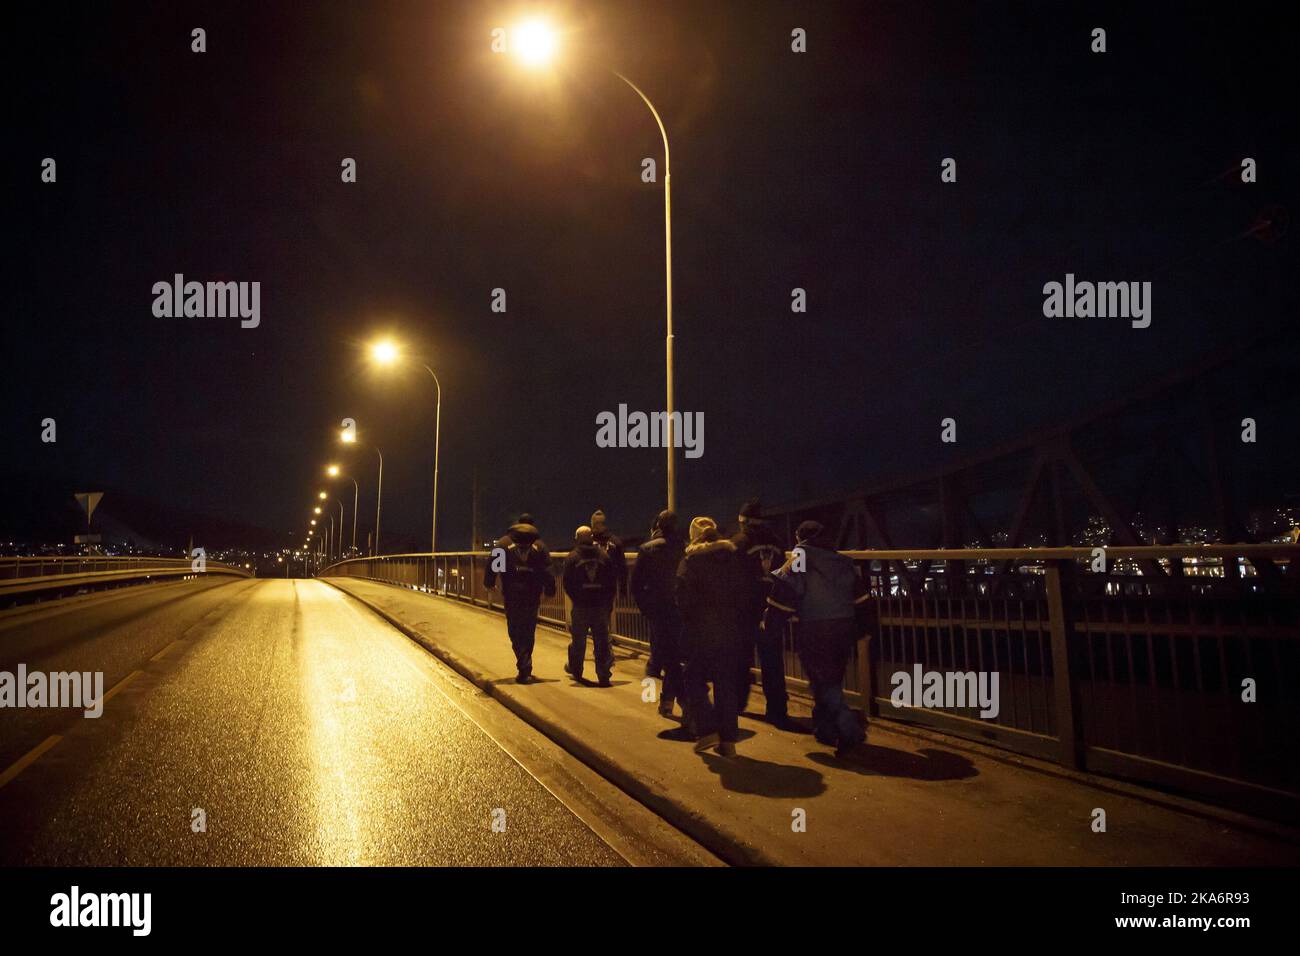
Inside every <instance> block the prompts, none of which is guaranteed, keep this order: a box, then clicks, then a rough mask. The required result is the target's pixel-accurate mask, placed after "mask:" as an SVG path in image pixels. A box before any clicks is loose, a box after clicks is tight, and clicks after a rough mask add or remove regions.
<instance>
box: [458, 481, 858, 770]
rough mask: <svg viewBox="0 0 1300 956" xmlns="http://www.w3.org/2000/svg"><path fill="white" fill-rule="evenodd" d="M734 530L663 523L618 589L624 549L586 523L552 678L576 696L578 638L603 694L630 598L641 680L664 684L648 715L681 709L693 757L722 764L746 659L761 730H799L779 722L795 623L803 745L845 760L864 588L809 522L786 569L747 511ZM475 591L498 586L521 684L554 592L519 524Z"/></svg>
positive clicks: (601, 521)
mask: <svg viewBox="0 0 1300 956" xmlns="http://www.w3.org/2000/svg"><path fill="white" fill-rule="evenodd" d="M738 523H739V530H738V531H737V532H736V534H734V535H732V536H730V537H726V536H724V535H723V534H722V533H721V531H720V530H719V528H718V525H717V522H715V521H714V520H713V519H712V518H709V517H704V516H701V517H697V518H694V519H693V520H692V521H691V523H690V525H689V528H688V531H687V534H686V535H683V534H682V532H681V530H680V529H679V527H678V519H677V515H676V514H675V513H674V512H672V511H662V512H660V513H659V515H658V517H657V518H656V519H655V522H654V526H653V528H652V529H651V532H650V537H649V539H648V540H647V541H646V542H645V543H644V544H642V545H641V546H640V548H639V550H638V552H637V556H636V562H635V563H634V565H633V566H632V572H631V575H630V576H629V574H628V567H627V558H626V556H625V554H624V552H623V545H622V542H621V541H620V540H619V539H618V538H617V537H616V536H615V535H613V534H612V533H611V532H610V530H609V528H608V526H607V523H606V516H605V514H604V512H602V511H597V512H595V513H594V514H593V515H592V516H591V524H590V525H583V526H581V527H579V528H578V529H577V531H576V532H575V533H574V547H573V549H572V550H571V551H570V552H569V554H568V556H567V557H566V558H565V561H564V565H563V570H562V571H561V574H560V579H561V584H562V586H563V587H564V591H565V594H566V595H568V597H569V600H570V603H571V605H572V608H571V611H570V615H569V618H570V620H569V634H570V642H569V653H568V661H567V663H566V664H565V667H564V670H565V672H566V673H567V674H569V675H570V676H571V677H572V678H573V679H574V680H575V681H578V682H581V683H587V681H586V679H585V678H584V676H583V672H584V665H585V659H586V651H587V641H588V638H590V640H591V643H592V647H593V658H594V660H595V669H596V682H597V684H598V685H599V686H601V687H608V686H610V683H611V678H612V675H613V669H614V656H613V653H612V651H611V649H610V621H611V618H612V615H613V610H614V602H615V599H616V598H617V596H618V595H620V594H625V593H626V594H630V595H631V597H632V598H633V600H634V601H635V602H636V605H637V607H638V608H639V609H640V611H641V613H642V615H643V616H644V617H645V619H646V621H647V622H648V624H649V628H650V656H649V658H648V659H647V662H646V669H645V673H646V676H648V677H653V678H656V679H659V680H660V681H661V682H662V683H661V685H660V693H659V701H658V707H659V713H660V714H662V715H663V716H664V717H673V716H674V708H675V707H680V708H681V720H682V727H681V729H680V731H679V735H680V736H683V737H685V738H686V739H690V740H693V741H695V749H696V750H697V751H700V752H703V751H705V750H711V749H712V750H715V751H716V752H717V753H718V754H720V755H722V756H724V757H731V756H734V755H735V752H736V749H735V748H736V743H737V740H738V737H739V725H738V717H739V715H740V714H741V713H743V712H744V711H745V708H746V706H747V705H748V702H749V696H750V671H751V668H752V667H753V663H754V655H755V651H757V653H758V661H759V668H760V673H761V682H762V687H763V697H764V701H765V704H766V707H765V715H764V716H765V719H766V720H767V721H768V722H769V723H771V724H772V725H774V726H776V727H778V728H781V729H784V730H794V729H797V726H796V725H795V724H794V723H793V722H792V721H791V719H790V717H789V713H788V696H787V693H786V686H785V657H784V647H783V642H782V635H783V633H784V631H785V629H786V625H787V623H790V622H793V625H794V633H795V640H796V644H797V647H798V649H799V655H800V660H801V662H802V663H803V666H804V671H805V673H806V676H807V677H808V681H809V684H810V686H811V690H812V695H813V733H814V734H815V736H816V738H817V740H818V741H820V742H821V743H823V744H826V745H827V746H832V747H835V748H836V749H837V752H841V753H843V752H845V751H848V750H851V749H852V748H854V747H856V746H858V745H859V744H861V743H862V742H863V740H864V739H865V734H866V730H865V727H864V726H863V723H862V721H861V720H860V719H859V717H858V715H857V714H856V713H855V712H854V711H852V710H850V709H849V707H848V705H847V704H846V703H845V700H844V695H843V689H842V688H843V682H844V672H845V668H846V667H847V665H848V662H849V659H850V656H851V654H852V649H853V644H854V642H855V641H856V640H857V638H858V636H859V635H860V634H862V633H863V630H864V627H865V621H864V616H863V615H864V613H865V609H866V602H867V597H868V595H867V590H866V586H865V583H864V582H863V581H862V578H861V576H860V575H859V573H858V570H857V567H856V566H855V565H854V563H853V561H852V560H851V559H849V558H847V557H845V556H843V555H841V554H839V553H838V552H837V551H835V550H833V549H832V548H831V547H829V546H828V543H827V542H826V541H825V540H824V538H825V531H824V529H823V527H822V526H821V525H820V524H818V523H817V522H815V521H805V522H804V523H803V524H801V525H800V526H799V528H798V530H797V531H796V535H795V538H796V544H795V548H794V550H793V551H792V552H791V553H790V554H789V555H788V556H787V554H786V550H785V547H784V546H783V544H782V542H781V541H780V539H779V538H778V536H777V535H776V533H775V532H774V530H773V529H772V527H771V523H770V522H769V521H768V520H767V519H766V518H765V517H764V515H763V512H762V507H761V505H760V504H759V502H758V501H757V500H754V499H751V500H750V501H748V502H746V503H745V504H744V505H743V506H742V507H741V509H740V514H739V516H738ZM484 583H485V584H486V586H487V587H488V588H489V589H492V588H494V587H496V586H497V585H498V583H499V584H500V587H501V592H502V597H503V601H504V604H505V610H506V626H507V630H508V631H509V634H510V643H511V646H512V648H513V649H514V653H515V662H516V666H517V669H518V676H517V681H518V683H521V684H529V683H532V682H533V681H534V680H535V678H534V677H533V661H532V656H533V646H534V641H535V635H536V629H537V616H538V609H539V607H540V604H541V600H542V595H544V594H545V595H546V596H548V597H549V596H553V595H554V594H555V593H556V581H555V576H554V575H553V573H552V571H551V555H550V552H549V551H548V549H547V547H546V544H545V543H544V542H543V541H542V538H541V535H540V533H539V532H538V530H537V527H536V524H535V522H534V520H533V517H532V516H531V515H529V514H523V515H520V516H519V520H518V521H517V522H516V523H515V524H514V525H512V526H511V527H510V529H509V530H508V531H507V532H506V533H505V535H503V536H502V537H501V538H500V540H498V541H497V542H496V544H495V547H494V548H493V549H492V552H491V554H490V555H489V557H488V562H487V569H486V573H485V581H484ZM710 687H712V699H710V696H709V690H710Z"/></svg>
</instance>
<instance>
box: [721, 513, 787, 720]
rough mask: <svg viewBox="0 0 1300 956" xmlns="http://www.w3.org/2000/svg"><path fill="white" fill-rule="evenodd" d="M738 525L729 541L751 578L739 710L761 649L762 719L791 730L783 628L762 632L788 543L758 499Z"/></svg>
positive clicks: (745, 700)
mask: <svg viewBox="0 0 1300 956" xmlns="http://www.w3.org/2000/svg"><path fill="white" fill-rule="evenodd" d="M737 520H738V521H739V523H740V530H739V531H738V532H737V533H736V534H735V535H734V536H733V537H732V539H731V540H732V543H734V544H735V546H736V553H737V554H738V555H739V556H740V558H741V560H742V561H743V562H744V564H745V570H746V571H747V573H748V576H749V582H748V584H747V587H746V601H745V610H744V616H743V617H742V619H741V637H742V639H743V646H742V649H741V655H740V665H739V666H740V672H739V675H738V677H737V681H738V685H737V691H738V695H739V702H740V703H739V707H740V711H741V713H744V711H745V708H746V707H747V706H748V704H749V687H750V683H751V681H750V669H751V668H752V667H753V666H754V650H755V648H757V650H758V662H759V668H760V669H761V672H762V674H761V676H762V682H763V700H764V710H765V713H764V718H765V719H766V720H767V722H768V723H769V724H772V725H774V726H776V727H780V728H781V729H783V730H789V729H792V724H791V723H790V716H789V709H788V706H789V705H788V701H789V697H788V695H787V694H786V689H785V647H784V646H783V642H782V635H783V634H784V632H785V628H784V627H782V626H778V627H773V628H771V629H768V628H766V627H764V626H763V614H764V611H765V610H766V608H767V596H768V595H769V594H770V593H771V591H772V572H773V571H775V570H776V569H777V568H779V567H781V565H782V564H783V563H784V562H785V543H784V542H783V541H781V539H780V538H778V537H777V535H776V532H775V531H774V530H773V529H772V526H771V523H770V522H769V521H768V520H767V518H765V517H764V515H763V506H762V504H761V503H760V502H759V500H758V499H757V498H751V499H750V500H749V501H747V502H745V503H744V504H743V505H741V508H740V514H739V516H738V518H737Z"/></svg>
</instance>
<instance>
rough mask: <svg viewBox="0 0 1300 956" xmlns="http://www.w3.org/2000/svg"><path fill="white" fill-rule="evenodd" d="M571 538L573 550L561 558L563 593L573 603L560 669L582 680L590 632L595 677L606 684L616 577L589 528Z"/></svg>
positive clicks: (610, 665)
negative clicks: (566, 651)
mask: <svg viewBox="0 0 1300 956" xmlns="http://www.w3.org/2000/svg"><path fill="white" fill-rule="evenodd" d="M573 538H574V547H573V550H572V551H570V552H569V556H568V557H567V558H565V559H564V574H563V578H564V593H565V594H567V595H568V596H569V600H570V601H572V602H573V607H572V609H571V611H570V614H569V635H570V637H571V640H570V641H569V662H568V663H567V664H565V665H564V672H565V673H566V674H568V675H569V676H571V677H572V678H573V679H574V680H576V681H578V682H579V683H583V680H582V664H583V658H585V657H586V656H587V633H588V632H590V633H591V643H592V651H593V653H594V656H595V658H596V678H597V680H598V681H599V683H600V686H601V687H608V686H609V685H610V684H609V678H610V675H611V674H612V673H613V671H614V655H613V654H611V653H610V650H609V607H610V605H611V604H612V603H613V600H614V591H615V589H616V588H617V587H618V577H617V574H616V572H615V571H614V565H613V562H611V561H610V559H609V556H608V555H607V554H606V553H605V552H604V551H602V550H601V549H600V548H599V547H597V546H596V544H595V542H594V540H593V536H592V533H591V529H590V528H588V527H587V526H586V525H583V526H582V527H580V528H579V529H578V530H577V531H575V532H574V533H573Z"/></svg>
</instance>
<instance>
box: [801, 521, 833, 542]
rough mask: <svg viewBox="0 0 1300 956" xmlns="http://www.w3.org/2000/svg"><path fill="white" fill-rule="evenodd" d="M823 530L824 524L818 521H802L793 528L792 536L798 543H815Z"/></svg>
mask: <svg viewBox="0 0 1300 956" xmlns="http://www.w3.org/2000/svg"><path fill="white" fill-rule="evenodd" d="M825 530H826V528H825V526H824V525H823V524H822V523H821V522H820V521H804V522H803V523H801V524H800V525H799V527H798V528H796V529H795V532H794V537H795V540H796V541H798V542H800V543H803V542H805V541H806V542H808V543H809V544H816V543H817V541H818V539H820V538H821V536H822V533H823V532H825Z"/></svg>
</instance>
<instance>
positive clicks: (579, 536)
mask: <svg viewBox="0 0 1300 956" xmlns="http://www.w3.org/2000/svg"><path fill="white" fill-rule="evenodd" d="M594 539H595V536H594V535H592V533H591V529H590V528H588V527H587V526H586V525H585V524H584V525H579V526H578V530H577V531H575V532H573V540H574V541H575V542H576V543H577V544H578V546H579V547H582V546H583V545H585V544H591V542H592V541H593V540H594Z"/></svg>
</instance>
